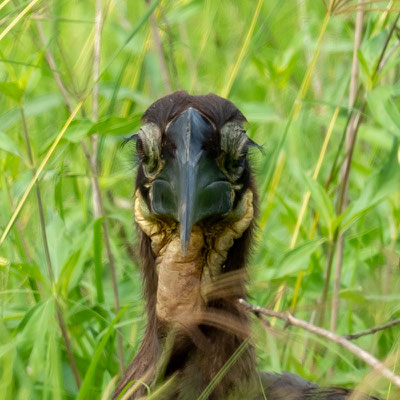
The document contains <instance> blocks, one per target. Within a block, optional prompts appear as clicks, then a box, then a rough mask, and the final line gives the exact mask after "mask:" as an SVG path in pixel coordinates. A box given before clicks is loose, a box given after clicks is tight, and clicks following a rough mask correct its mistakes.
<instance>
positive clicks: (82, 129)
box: [64, 119, 93, 143]
mask: <svg viewBox="0 0 400 400" xmlns="http://www.w3.org/2000/svg"><path fill="white" fill-rule="evenodd" d="M92 126H93V122H92V121H90V120H88V119H76V120H74V121H72V122H71V124H70V126H69V127H68V129H67V131H66V132H65V134H64V139H66V140H68V141H70V142H72V143H79V142H80V141H81V140H82V139H83V138H85V137H86V136H87V135H88V134H89V131H90V128H91V127H92Z"/></svg>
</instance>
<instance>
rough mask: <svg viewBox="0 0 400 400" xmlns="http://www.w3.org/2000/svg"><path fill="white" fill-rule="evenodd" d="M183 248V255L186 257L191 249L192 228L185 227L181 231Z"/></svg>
mask: <svg viewBox="0 0 400 400" xmlns="http://www.w3.org/2000/svg"><path fill="white" fill-rule="evenodd" d="M180 239H181V250H182V255H183V256H184V257H186V256H187V253H188V249H189V242H190V230H189V229H183V230H182V231H181V238H180Z"/></svg>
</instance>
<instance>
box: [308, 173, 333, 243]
mask: <svg viewBox="0 0 400 400" xmlns="http://www.w3.org/2000/svg"><path fill="white" fill-rule="evenodd" d="M302 175H303V178H304V181H305V183H306V184H307V186H308V189H309V190H310V192H311V199H312V200H313V202H314V203H315V205H316V208H317V211H318V212H319V213H320V214H321V216H322V218H323V220H324V221H325V224H326V226H327V227H328V231H329V236H330V237H332V225H333V224H332V222H333V221H334V219H335V218H336V215H335V210H334V208H333V204H332V201H331V199H330V198H329V196H328V194H327V193H326V191H325V188H324V187H323V186H321V185H320V184H319V182H317V181H316V180H314V179H312V178H310V177H309V176H308V175H306V174H304V173H303V174H302Z"/></svg>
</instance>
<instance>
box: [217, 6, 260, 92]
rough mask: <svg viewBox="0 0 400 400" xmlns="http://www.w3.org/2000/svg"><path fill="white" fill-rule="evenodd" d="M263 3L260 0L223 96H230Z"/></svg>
mask: <svg viewBox="0 0 400 400" xmlns="http://www.w3.org/2000/svg"><path fill="white" fill-rule="evenodd" d="M262 4H263V0H258V3H257V7H256V10H255V11H254V15H253V19H252V20H251V23H250V27H249V30H248V32H247V35H246V38H245V39H244V42H243V46H242V48H241V49H240V53H239V56H238V58H237V60H236V63H235V65H234V66H233V68H232V72H231V74H230V76H229V80H228V83H227V84H226V86H225V88H224V89H223V90H222V92H221V96H222V97H228V96H229V93H230V91H231V89H232V85H233V82H234V81H235V79H236V76H237V73H238V71H239V67H240V64H241V63H242V61H243V58H244V56H245V54H246V52H247V50H248V48H249V44H250V39H251V37H252V35H253V32H254V28H255V27H256V22H257V19H258V16H259V14H260V11H261V6H262Z"/></svg>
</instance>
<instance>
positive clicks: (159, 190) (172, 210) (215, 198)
mask: <svg viewBox="0 0 400 400" xmlns="http://www.w3.org/2000/svg"><path fill="white" fill-rule="evenodd" d="M213 134H215V133H214V128H213V126H212V125H211V124H210V122H209V121H207V120H206V119H205V118H204V117H203V116H202V115H201V114H200V113H199V112H198V111H197V110H195V109H194V108H191V107H189V108H188V109H187V110H186V111H185V112H183V113H182V114H180V115H179V116H178V117H177V118H176V119H175V120H173V121H172V123H171V124H170V125H169V127H168V129H167V131H166V132H165V135H166V136H167V138H168V139H169V140H170V141H171V142H172V143H173V144H174V146H175V155H174V157H172V158H171V159H167V160H165V165H164V167H163V169H162V171H161V172H160V174H159V175H158V176H157V178H156V179H155V180H154V181H153V183H152V186H151V191H150V198H151V208H152V212H153V213H154V214H156V215H160V216H168V217H172V218H174V219H175V220H176V221H178V222H179V229H180V240H181V247H182V253H183V255H186V254H187V249H188V246H189V241H190V234H191V231H192V227H193V225H195V224H196V223H198V222H199V221H201V220H202V219H204V218H207V217H211V216H221V215H224V214H227V213H228V212H229V211H230V210H231V208H232V189H231V185H230V183H229V182H228V181H227V180H226V177H225V176H224V174H223V173H222V172H221V170H220V168H219V166H218V163H217V161H216V160H215V159H214V158H212V157H210V156H209V155H208V154H207V149H206V148H205V144H206V142H207V139H208V138H210V137H211V136H212V135H213Z"/></svg>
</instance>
